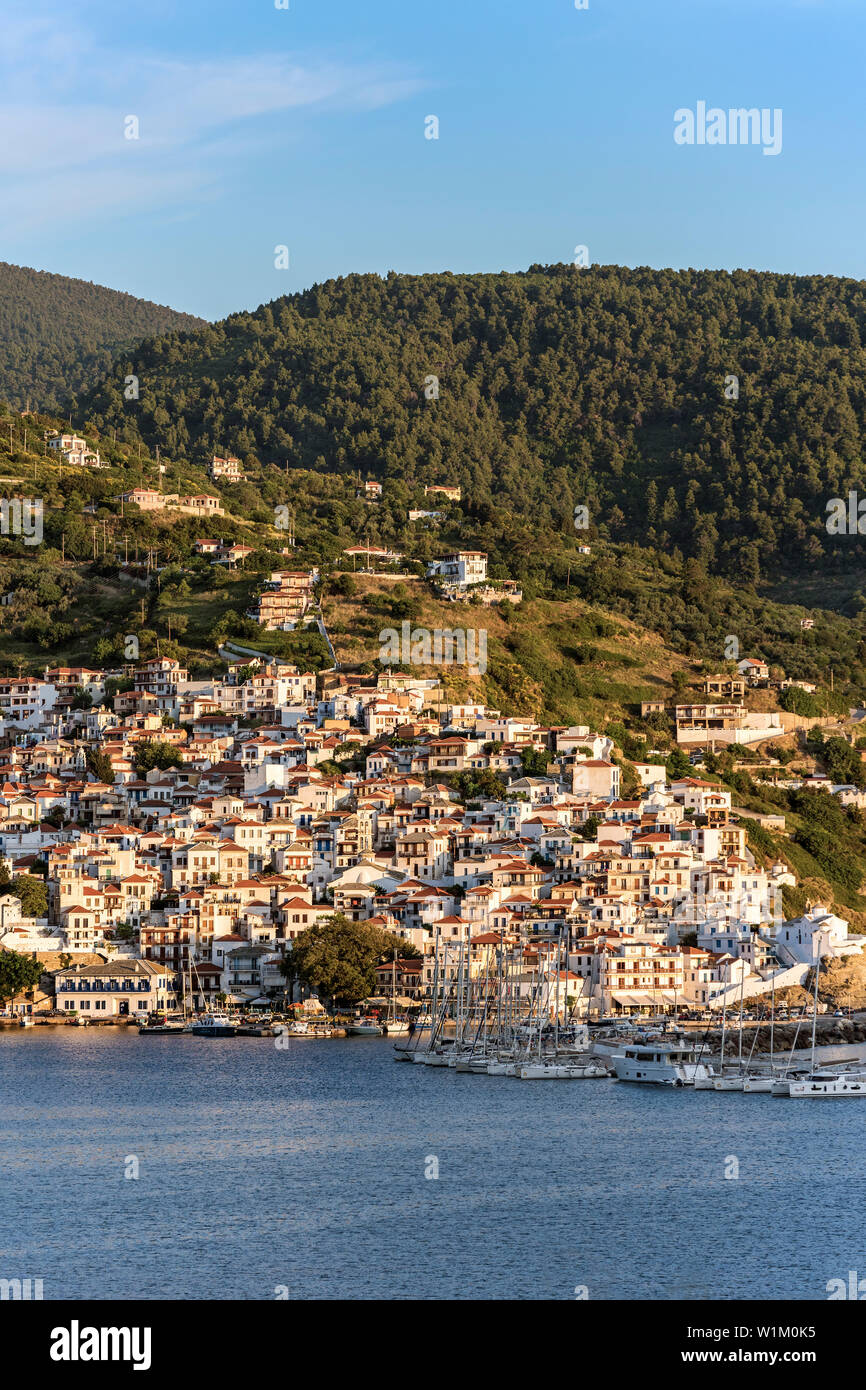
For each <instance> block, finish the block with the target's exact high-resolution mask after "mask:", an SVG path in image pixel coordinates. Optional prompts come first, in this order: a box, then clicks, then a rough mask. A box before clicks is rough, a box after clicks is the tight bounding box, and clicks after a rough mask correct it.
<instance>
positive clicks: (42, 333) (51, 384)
mask: <svg viewBox="0 0 866 1390" xmlns="http://www.w3.org/2000/svg"><path fill="white" fill-rule="evenodd" d="M202 324H203V320H202V319H199V318H195V317H193V315H191V314H179V313H177V312H176V311H175V310H174V309H167V308H166V307H165V306H164V305H161V304H151V303H150V302H149V301H148V300H146V299H136V298H135V297H134V296H133V295H131V294H123V293H121V292H120V291H119V290H108V289H105V287H104V286H103V285H94V284H91V283H90V281H88V280H72V279H69V278H68V277H67V276H65V275H51V274H49V273H48V272H47V271H43V270H28V269H27V268H26V267H24V266H19V265H8V264H7V263H6V262H0V400H5V401H8V402H9V404H10V405H13V406H16V407H17V408H18V409H19V410H23V409H25V408H26V407H27V405H28V402H29V405H30V407H31V408H32V409H34V410H63V409H66V408H70V407H72V406H73V405H74V401H75V398H76V397H77V396H78V394H79V393H80V392H82V391H92V390H93V388H94V385H95V384H96V382H98V381H99V379H100V378H101V377H102V376H104V374H105V373H106V372H107V371H109V370H110V369H111V364H112V362H113V361H114V359H115V357H116V356H117V354H118V352H120V351H121V350H122V349H125V348H130V347H132V346H133V345H134V344H136V343H138V342H139V341H140V340H141V339H142V338H146V337H149V336H151V335H156V334H161V333H167V332H169V331H170V330H172V329H192V328H200V327H201V326H202Z"/></svg>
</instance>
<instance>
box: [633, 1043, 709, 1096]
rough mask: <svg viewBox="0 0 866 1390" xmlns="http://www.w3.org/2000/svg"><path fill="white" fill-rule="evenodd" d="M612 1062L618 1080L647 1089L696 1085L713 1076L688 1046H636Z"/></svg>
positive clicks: (637, 1044) (667, 1044)
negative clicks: (641, 1085) (632, 1082)
mask: <svg viewBox="0 0 866 1390" xmlns="http://www.w3.org/2000/svg"><path fill="white" fill-rule="evenodd" d="M610 1060H611V1062H612V1063H613V1067H614V1070H615V1071H616V1075H617V1080H618V1081H636V1082H639V1083H641V1084H643V1085H646V1086H694V1085H695V1084H696V1083H697V1082H698V1081H699V1080H704V1079H705V1078H707V1077H709V1076H710V1075H711V1073H710V1070H709V1067H708V1066H707V1065H706V1064H705V1063H704V1062H701V1061H700V1060H699V1059H698V1054H697V1051H696V1049H695V1048H694V1047H691V1046H690V1045H689V1044H688V1043H661V1042H655V1043H643V1044H641V1043H635V1044H634V1045H633V1046H631V1047H626V1048H623V1050H622V1052H615V1053H614V1054H613V1056H612V1057H611V1059H610Z"/></svg>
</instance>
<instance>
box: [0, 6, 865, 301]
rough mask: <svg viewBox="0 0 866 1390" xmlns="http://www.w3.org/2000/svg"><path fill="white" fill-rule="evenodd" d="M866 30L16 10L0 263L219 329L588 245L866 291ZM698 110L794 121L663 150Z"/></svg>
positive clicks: (855, 25) (619, 16) (754, 17)
mask: <svg viewBox="0 0 866 1390" xmlns="http://www.w3.org/2000/svg"><path fill="white" fill-rule="evenodd" d="M863 10H864V7H863V0H589V8H588V9H587V10H576V9H575V6H574V0H290V9H288V10H278V9H277V8H276V7H275V4H274V0H182V3H180V2H179V0H129V2H128V3H124V4H122V5H118V4H117V0H76V4H75V5H74V6H69V5H68V4H65V3H61V0H3V8H2V30H3V42H2V47H0V179H2V185H0V187H2V193H0V259H2V260H7V261H12V262H15V263H17V264H22V265H31V266H35V267H37V268H38V269H42V270H53V271H57V272H60V273H62V274H65V275H74V276H80V277H82V278H84V279H87V280H94V281H96V282H98V283H100V284H105V285H110V286H112V287H114V288H116V289H124V290H128V291H129V292H131V293H133V294H137V295H141V296H142V297H144V298H147V299H153V300H156V301H157V302H159V303H163V304H171V305H173V306H174V307H175V308H178V309H185V310H187V311H189V312H193V313H198V314H202V315H203V316H205V317H207V318H218V317H221V316H223V315H224V314H226V313H230V312H232V311H233V310H235V309H244V308H252V307H254V306H256V305H257V304H259V303H261V302H262V301H265V300H269V299H272V298H274V297H275V296H277V295H280V294H285V293H288V292H290V291H293V290H297V289H301V288H303V287H305V286H307V285H310V284H312V283H314V282H316V281H321V280H325V279H327V278H329V277H330V276H334V275H341V274H346V273H349V272H352V271H375V272H378V273H386V272H387V271H388V270H390V269H394V270H398V271H406V272H420V271H438V270H452V271H472V270H486V271H497V270H519V269H524V268H525V267H526V266H527V265H530V264H531V263H533V262H551V261H567V260H571V259H572V257H573V255H574V248H575V246H577V245H586V246H587V247H588V248H589V254H590V258H591V260H592V261H595V262H602V263H605V264H611V263H618V264H624V265H653V266H710V267H721V268H727V269H730V268H733V267H736V266H747V267H756V268H759V269H768V270H785V271H793V272H798V273H830V274H840V275H851V276H856V277H858V278H861V277H866V237H864V235H863V226H864V214H866V177H864V158H863V152H864V148H866V102H864V100H863V97H862V92H863V68H864V57H866V44H864V40H866V14H864V12H863ZM702 100H703V101H706V102H707V103H708V105H709V106H713V105H717V106H719V107H722V108H725V109H726V108H729V107H740V106H746V107H758V108H764V107H768V108H781V109H782V112H783V131H784V139H783V148H782V152H781V154H780V155H779V156H778V157H775V158H770V157H764V156H763V154H762V151H761V149H760V148H754V147H751V146H746V147H742V146H736V147H730V146H728V147H721V148H720V147H714V148H710V147H708V146H702V147H698V146H692V147H688V146H678V145H677V144H675V142H674V139H673V130H674V112H675V111H676V110H677V109H679V108H683V107H688V108H692V109H694V108H695V107H696V105H697V103H698V101H702ZM129 115H135V116H137V117H138V120H139V137H140V138H139V139H138V140H127V139H125V138H124V119H125V117H127V116H129ZM428 115H436V116H437V117H438V119H439V123H440V127H439V139H438V140H426V139H425V138H424V124H425V117H427V116H428ZM277 245H286V246H288V247H289V253H290V266H289V269H287V270H277V269H275V267H274V248H275V246H277Z"/></svg>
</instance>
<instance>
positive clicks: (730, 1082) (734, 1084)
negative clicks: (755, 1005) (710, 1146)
mask: <svg viewBox="0 0 866 1390" xmlns="http://www.w3.org/2000/svg"><path fill="white" fill-rule="evenodd" d="M745 980H746V971H745V966H744V964H743V962H741V963H740V1026H739V1035H740V1043H739V1060H738V1063H737V1069H736V1071H735V1070H734V1069H733V1068H728V1070H727V1071H725V1067H724V1061H725V1034H724V1024H723V1025H722V1064H721V1066H720V1068H719V1075H718V1076H714V1077H713V1090H714V1091H742V1089H743V1082H744V1080H745V1072H744V1069H743V995H744V990H745ZM723 1010H724V1015H727V1010H726V1009H724V1006H723Z"/></svg>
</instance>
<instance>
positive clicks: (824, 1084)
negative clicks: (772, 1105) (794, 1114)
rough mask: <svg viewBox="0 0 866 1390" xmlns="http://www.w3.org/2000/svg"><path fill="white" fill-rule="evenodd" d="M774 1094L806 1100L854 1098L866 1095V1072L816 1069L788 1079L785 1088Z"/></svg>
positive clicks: (775, 1091)
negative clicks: (796, 1077)
mask: <svg viewBox="0 0 866 1390" xmlns="http://www.w3.org/2000/svg"><path fill="white" fill-rule="evenodd" d="M773 1094H774V1095H782V1096H790V1097H791V1098H792V1099H805V1100H831V1099H834V1098H842V1099H846V1098H847V1099H854V1098H856V1097H857V1096H866V1074H864V1073H863V1072H844V1071H841V1072H830V1071H814V1072H811V1073H810V1074H809V1075H808V1076H804V1077H801V1078H798V1079H796V1080H791V1081H786V1082H785V1089H784V1090H781V1089H780V1090H775V1089H774V1092H773Z"/></svg>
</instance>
